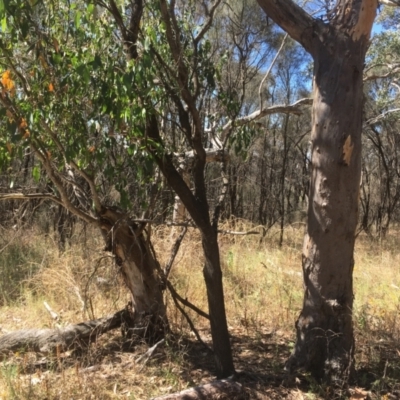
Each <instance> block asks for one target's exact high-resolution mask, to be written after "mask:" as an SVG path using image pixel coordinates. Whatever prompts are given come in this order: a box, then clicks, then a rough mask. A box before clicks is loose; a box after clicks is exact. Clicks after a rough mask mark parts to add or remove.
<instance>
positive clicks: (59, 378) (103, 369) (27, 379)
mask: <svg viewBox="0 0 400 400" xmlns="http://www.w3.org/2000/svg"><path fill="white" fill-rule="evenodd" d="M223 228H226V229H228V228H231V229H234V230H236V231H247V230H249V229H250V228H252V227H250V226H249V225H248V224H247V223H245V222H243V221H235V226H234V227H232V226H226V227H223ZM302 234H303V228H302V227H298V226H297V227H287V229H286V234H285V242H284V243H285V244H284V247H282V248H280V247H279V246H278V240H277V238H278V235H277V232H270V234H269V235H268V236H267V237H266V238H264V239H263V240H262V241H260V236H258V235H248V236H239V235H221V237H220V248H221V260H222V265H223V272H224V285H225V297H226V308H227V314H228V323H229V326H230V331H231V333H232V337H233V339H232V342H233V349H234V356H235V360H236V365H237V369H239V370H244V371H246V372H247V375H249V374H250V375H251V377H252V379H253V381H252V382H253V383H252V384H251V385H252V387H253V389H254V390H253V392H251V394H249V398H257V397H255V396H257V395H259V396H260V397H259V398H283V397H287V398H289V397H290V396H292V397H291V398H299V399H300V398H310V399H311V398H315V399H316V398H319V397H318V395H317V393H319V395H321V396H324V390H326V388H321V387H318V386H317V385H314V386H313V385H312V382H311V385H310V382H308V386H307V387H308V388H309V390H310V392H309V393H305V392H304V391H303V392H301V391H299V390H298V389H293V388H292V389H287V388H285V387H284V386H282V385H281V382H282V365H283V362H284V360H285V358H286V357H287V355H288V354H289V352H290V349H291V346H292V344H293V334H294V332H293V331H294V330H293V326H294V322H295V319H296V317H297V315H298V313H299V311H300V308H301V304H302V279H301V276H302V275H301V246H302ZM152 235H153V241H154V244H155V248H156V251H157V254H158V255H159V261H160V262H161V263H164V262H166V261H167V259H168V258H169V252H170V248H171V242H172V240H171V232H170V229H169V228H166V227H159V228H157V229H154V231H153V233H152ZM14 236H15V237H14V239H13V241H12V242H11V243H9V244H8V246H7V247H5V248H4V249H3V251H2V252H1V253H0V273H1V276H2V282H3V283H2V284H1V285H0V301H1V305H2V308H1V310H0V329H1V331H2V332H3V333H6V332H8V331H12V330H16V329H23V328H34V327H54V326H55V321H53V320H52V319H51V317H50V315H49V314H48V312H47V311H46V309H45V308H44V306H43V301H47V302H48V303H49V304H50V305H51V307H52V308H53V309H54V311H56V312H57V313H58V314H59V315H60V316H61V322H60V323H61V324H69V323H75V322H80V321H82V320H86V319H92V318H98V317H101V316H104V315H107V314H110V313H113V312H115V311H116V310H119V309H121V308H122V307H123V306H124V305H125V304H126V302H127V299H128V298H129V296H128V293H127V292H126V291H125V289H124V288H123V287H122V286H121V284H120V280H119V277H118V276H117V275H116V272H115V271H116V268H115V266H114V261H113V259H112V258H111V257H109V256H107V255H106V254H103V253H102V247H103V243H102V240H101V238H100V237H98V236H97V233H96V232H86V231H85V230H83V229H82V228H80V229H77V233H76V235H75V237H74V243H73V245H72V246H71V247H70V248H69V249H67V251H66V252H65V253H64V254H62V255H60V254H59V253H58V250H57V246H56V244H55V243H54V241H53V239H52V238H51V237H49V236H46V235H44V234H41V233H40V232H38V231H37V229H36V228H32V229H31V230H24V231H23V232H17V233H16V234H15V235H14ZM4 237H5V236H4V235H3V239H2V240H3V242H4V243H2V244H0V248H2V247H3V246H4V245H5V244H6V243H7V242H6V240H5V239H4ZM354 277H355V280H354V282H355V283H354V284H355V294H356V297H355V307H354V320H355V327H356V332H357V343H358V353H357V358H358V362H359V367H360V371H361V373H360V374H359V384H362V385H363V386H364V387H368V388H370V389H374V390H375V391H376V393H378V395H377V396H378V397H376V398H379V396H384V394H385V393H388V391H389V390H392V391H393V390H396V389H400V387H398V386H396V385H397V383H396V379H400V367H399V363H398V358H399V355H400V352H399V350H400V345H399V336H400V321H399V318H400V315H399V314H400V313H399V311H400V251H399V250H398V249H397V244H396V236H395V235H393V237H392V236H391V237H389V238H388V240H387V241H385V242H382V243H380V242H373V241H371V240H369V239H368V238H366V237H362V236H361V237H360V238H359V240H358V242H357V248H356V265H355V272H354ZM98 278H103V279H105V280H106V281H107V285H106V286H104V285H103V284H101V285H100V283H99V282H98ZM171 281H172V282H173V284H174V286H175V287H176V289H177V290H178V292H179V293H180V294H181V295H182V296H183V297H187V298H188V299H190V300H191V301H192V302H193V303H195V304H196V305H197V306H199V307H200V308H202V309H204V310H206V309H207V306H206V304H207V303H206V298H205V290H204V283H203V279H202V251H201V243H200V239H199V237H198V235H197V233H196V232H195V231H194V230H190V231H189V232H188V233H187V236H186V237H185V240H184V242H183V244H182V246H181V249H180V252H179V254H178V256H177V258H176V262H175V264H174V267H173V270H172V273H171ZM167 303H168V306H169V318H170V322H171V325H172V329H173V331H174V332H175V335H174V337H171V338H169V340H168V341H167V344H166V345H165V346H164V347H163V348H162V349H160V350H159V351H158V353H157V354H156V356H155V357H154V358H152V359H151V360H150V361H149V362H148V363H146V364H145V365H144V364H143V363H136V362H135V360H136V359H137V358H138V357H139V355H140V354H143V353H144V352H145V351H146V347H145V346H144V345H138V346H136V347H135V348H134V349H131V350H129V351H127V350H126V348H125V343H124V340H123V338H121V335H120V333H119V332H114V333H110V334H107V335H105V336H104V337H102V338H100V340H99V341H98V342H97V343H96V344H94V345H92V346H91V347H90V349H89V350H88V351H87V352H85V353H84V354H80V355H75V356H74V357H71V356H70V355H69V354H58V355H53V356H51V355H34V354H16V355H14V357H12V358H7V359H4V360H3V361H2V364H1V365H0V399H117V398H131V399H146V398H150V397H152V396H155V395H160V394H162V393H168V392H171V391H177V390H181V389H184V388H186V387H189V386H193V385H195V384H198V383H201V382H206V381H209V380H210V379H212V376H213V360H212V357H210V356H209V355H208V354H207V352H206V350H205V349H204V348H202V347H201V345H199V344H197V343H195V341H194V338H193V335H192V334H191V333H190V330H189V328H188V325H187V322H186V321H185V319H184V318H183V317H182V315H181V314H180V313H179V312H178V311H177V310H176V309H175V308H174V307H173V303H172V301H171V299H169V298H168V295H167ZM190 315H191V317H192V318H193V321H194V322H195V324H196V326H197V327H198V329H199V332H200V334H201V336H202V338H203V339H204V340H205V341H206V342H209V341H210V337H209V329H208V325H207V323H206V321H204V320H203V319H202V318H201V317H199V316H197V315H194V314H193V313H190ZM396 352H397V353H396ZM396 354H397V359H395V358H394V356H395V355H396ZM257 393H258V394H257ZM262 396H264V397H262ZM296 396H297V397H296ZM300 396H302V397H300ZM325 397H326V398H329V396H328V395H325Z"/></svg>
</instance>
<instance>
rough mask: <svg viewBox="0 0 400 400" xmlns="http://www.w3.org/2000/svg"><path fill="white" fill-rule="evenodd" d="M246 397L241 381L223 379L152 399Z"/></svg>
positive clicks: (212, 399)
mask: <svg viewBox="0 0 400 400" xmlns="http://www.w3.org/2000/svg"><path fill="white" fill-rule="evenodd" d="M244 398H245V392H244V388H243V386H242V385H241V384H240V383H238V382H235V381H232V380H230V379H223V380H219V381H214V382H211V383H207V384H205V385H201V386H196V387H194V388H190V389H186V390H183V391H182V392H179V393H172V394H167V395H165V396H161V397H154V398H153V399H152V400H204V399H207V400H214V399H215V400H217V399H218V400H235V399H236V400H239V399H244Z"/></svg>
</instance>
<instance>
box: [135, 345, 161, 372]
mask: <svg viewBox="0 0 400 400" xmlns="http://www.w3.org/2000/svg"><path fill="white" fill-rule="evenodd" d="M164 342H165V339H161V340H160V341H159V342H157V343H156V344H155V345H154V346H152V347H150V348H149V349H148V350H147V351H146V353H144V354H142V355H141V356H140V357H138V358H137V359H136V361H135V363H136V364H138V363H140V361H142V360H143V359H144V358H145V360H144V362H143V366H144V365H146V363H147V361H149V360H150V358H151V357H152V356H153V354H154V352H155V351H156V349H157V347H158V346H160V345H161V344H163V343H164Z"/></svg>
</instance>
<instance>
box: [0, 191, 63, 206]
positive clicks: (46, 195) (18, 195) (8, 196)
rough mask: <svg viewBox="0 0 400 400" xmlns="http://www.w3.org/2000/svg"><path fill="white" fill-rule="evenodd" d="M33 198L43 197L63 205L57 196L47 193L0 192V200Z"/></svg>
mask: <svg viewBox="0 0 400 400" xmlns="http://www.w3.org/2000/svg"><path fill="white" fill-rule="evenodd" d="M33 199H44V200H51V201H53V202H55V203H57V204H60V205H62V206H63V205H64V203H63V202H62V200H61V199H60V198H59V197H57V196H53V195H52V194H49V193H30V194H25V193H2V194H0V200H33Z"/></svg>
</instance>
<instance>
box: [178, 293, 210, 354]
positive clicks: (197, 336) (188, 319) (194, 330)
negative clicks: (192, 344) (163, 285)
mask: <svg viewBox="0 0 400 400" xmlns="http://www.w3.org/2000/svg"><path fill="white" fill-rule="evenodd" d="M172 300H173V301H174V303H175V306H176V308H177V309H178V310H179V311H180V312H181V313H182V315H183V316H184V317H185V318H186V321H187V323H188V324H189V326H190V329H191V330H192V331H193V333H194V334H195V336H196V338H197V340H198V341H199V342H200V343H201V344H202V345H203V346H204V347H205V348H206V349H207V350H209V351H211V352H212V353H213V351H212V349H211V348H210V347H209V346H208V345H207V344H206V343H205V342H204V341H203V339H202V338H201V337H200V334H199V332H198V330H197V329H196V327H195V326H194V324H193V322H192V320H191V319H190V317H189V315H188V314H187V312H186V311H185V310H184V309H183V307H181V305H180V304H179V303H178V300H177V299H176V298H175V297H174V296H172Z"/></svg>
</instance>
